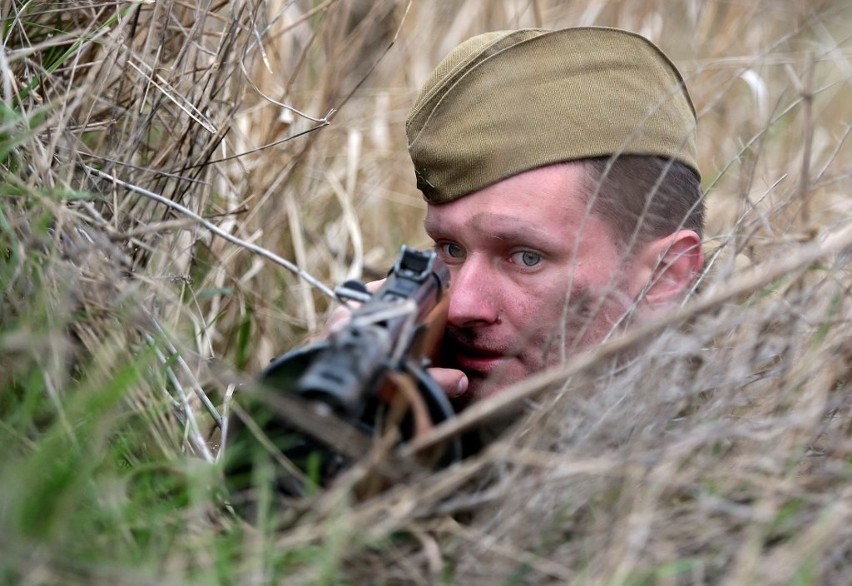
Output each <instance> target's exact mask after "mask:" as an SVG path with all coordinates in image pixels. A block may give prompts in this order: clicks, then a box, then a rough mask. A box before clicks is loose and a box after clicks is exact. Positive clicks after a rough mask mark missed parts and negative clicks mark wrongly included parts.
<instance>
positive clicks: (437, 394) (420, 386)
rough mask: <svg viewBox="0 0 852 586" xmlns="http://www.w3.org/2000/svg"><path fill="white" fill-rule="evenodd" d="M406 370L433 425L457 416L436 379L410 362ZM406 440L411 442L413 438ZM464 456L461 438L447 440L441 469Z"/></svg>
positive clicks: (455, 437)
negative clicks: (415, 384)
mask: <svg viewBox="0 0 852 586" xmlns="http://www.w3.org/2000/svg"><path fill="white" fill-rule="evenodd" d="M405 370H406V371H407V372H408V374H409V375H411V376H412V377H414V380H415V381H416V382H417V391H418V392H419V393H420V396H421V398H422V399H423V402H424V403H425V404H426V408H427V409H428V410H429V419H430V420H431V422H432V424H433V425H438V424H440V423H442V422H444V421H446V420H447V419H451V418H452V417H454V416H455V410H454V409H453V406H452V404H451V403H450V400H449V399H448V398H447V395H446V394H445V393H444V390H443V389H442V388H441V387H440V386H438V383H437V382H435V379H434V378H432V377H431V376H429V374H428V373H427V372H426V371H425V370H424V369H423V368H422V367H420V366H419V365H417V364H414V363H413V362H408V363H407V364H406V365H405ZM406 439H407V440H410V439H411V438H406ZM463 454H464V450H463V448H462V441H461V439H460V438H459V436H454V437H453V438H451V439H449V440H447V443H446V453H445V454H444V455H443V456H442V458H441V464H440V466H439V467H441V468H443V467H445V466H449V465H450V464H452V463H453V462H458V461H460V460H461V459H462V458H463Z"/></svg>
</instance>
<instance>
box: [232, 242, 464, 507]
mask: <svg viewBox="0 0 852 586" xmlns="http://www.w3.org/2000/svg"><path fill="white" fill-rule="evenodd" d="M449 278H450V275H449V270H448V269H447V267H446V265H445V264H444V263H443V262H442V261H441V260H440V259H439V258H438V257H437V255H436V253H435V252H434V251H418V250H415V249H411V248H409V247H407V246H403V247H402V250H401V252H400V254H399V256H398V258H397V259H396V262H395V263H394V265H393V269H392V270H391V272H390V274H389V275H388V277H387V279H386V280H385V283H384V284H383V285H382V287H381V289H379V291H377V292H376V293H375V294H370V293H369V292H368V291H367V288H366V286H365V285H364V284H363V283H361V282H359V281H347V282H346V283H344V284H343V285H342V286H341V287H338V288H337V289H336V290H335V293H336V295H338V297H340V298H342V299H344V300H350V301H357V302H360V303H361V304H362V305H360V307H358V308H356V309H354V310H353V312H352V316H351V319H350V321H349V322H348V323H347V324H346V325H345V326H344V327H342V328H341V329H340V330H338V331H336V332H332V333H330V334H329V335H328V336H327V338H326V339H325V340H323V341H320V342H318V343H314V344H309V345H307V346H304V347H301V348H297V349H295V350H293V351H291V352H289V353H287V354H285V355H283V356H281V357H279V358H277V359H275V360H273V362H272V363H270V365H269V366H268V367H267V368H265V369H264V370H263V371H262V372H261V373H260V375H259V377H258V378H257V385H256V388H255V389H254V392H252V393H249V394H248V395H247V396H245V397H241V398H242V399H243V400H241V401H236V403H237V409H236V410H237V411H238V415H239V417H238V419H236V420H235V421H232V422H231V423H229V425H228V429H227V431H226V433H225V445H226V446H227V450H228V453H227V454H226V462H227V464H226V469H225V470H226V477H227V478H228V480H229V481H230V484H231V486H232V491H233V490H234V489H236V490H239V488H240V487H242V488H248V487H249V486H251V484H252V480H251V479H250V478H248V477H247V475H250V474H251V470H252V464H253V462H252V458H253V457H254V456H253V455H252V454H254V455H255V456H256V455H257V449H256V448H257V447H258V445H259V444H260V445H262V446H263V447H264V448H265V449H266V452H267V453H268V454H269V455H270V456H271V457H272V458H273V459H274V460H275V461H276V462H277V464H278V466H277V469H278V471H277V472H276V473H275V474H274V477H275V485H276V488H277V490H278V491H279V492H280V493H283V494H285V495H291V496H292V495H302V494H304V493H305V491H306V489H307V488H308V485H320V486H324V485H327V484H328V483H329V482H330V481H331V480H332V479H333V478H335V477H336V476H337V475H338V474H339V473H340V472H341V471H343V470H345V469H347V468H348V467H350V466H351V464H352V463H353V462H354V461H355V460H357V459H359V458H360V457H363V456H364V455H365V454H366V453H367V452H368V451H369V450H370V446H371V445H373V444H375V443H376V441H377V440H378V439H379V438H384V440H385V443H386V444H387V443H389V442H390V443H391V444H396V445H399V444H401V443H404V442H406V441H408V440H410V439H412V438H414V437H415V436H417V435H419V434H422V433H424V432H425V431H427V430H428V429H429V428H431V426H433V425H435V424H437V423H440V422H442V421H444V420H446V419H449V418H451V417H453V416H454V411H453V408H452V406H451V405H450V402H449V401H448V399H447V397H446V396H445V394H444V392H443V390H442V389H441V388H440V387H439V386H438V385H437V383H435V381H434V380H433V379H432V378H431V377H430V376H429V375H428V374H427V373H426V370H425V369H426V367H427V366H428V365H429V363H430V357H431V355H432V354H433V353H434V351H435V350H436V348H437V345H438V343H439V342H440V336H441V334H442V333H443V327H444V321H445V318H446V305H447V297H446V295H445V294H446V291H447V288H448V287H449ZM230 419H233V418H230ZM276 452H277V453H276ZM281 456H283V458H282V457H281ZM461 458H462V441H461V439H459V438H458V437H455V438H452V439H451V440H449V441H448V442H446V444H445V445H444V446H443V450H442V452H441V453H440V454H438V455H434V454H433V457H432V459H431V461H429V462H428V463H427V464H428V465H429V466H431V467H442V466H447V465H449V464H451V463H453V462H455V461H458V460H460V459H461ZM394 471H396V472H399V471H400V469H399V468H398V467H396V466H394V467H385V476H386V477H387V476H393V473H394Z"/></svg>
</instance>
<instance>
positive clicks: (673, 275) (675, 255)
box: [631, 230, 704, 309]
mask: <svg viewBox="0 0 852 586" xmlns="http://www.w3.org/2000/svg"><path fill="white" fill-rule="evenodd" d="M703 266H704V252H703V251H702V249H701V238H700V237H699V236H698V234H696V233H695V232H694V231H692V230H678V231H677V232H674V233H673V234H669V235H668V236H666V237H664V238H660V239H659V240H654V241H652V242H649V243H648V244H647V245H645V247H644V248H642V250H640V251H639V253H638V254H637V255H636V256H635V257H634V263H633V271H632V273H633V279H632V283H631V290H632V292H633V293H634V295H635V297H634V298H636V297H639V296H640V295H641V297H642V298H641V299H639V303H640V305H645V306H646V307H648V308H649V309H656V308H661V307H667V306H670V305H673V304H675V303H677V302H679V301H680V300H682V299H683V297H684V296H685V295H686V293H687V291H688V290H689V288H690V287H691V286H692V284H693V283H694V282H695V279H696V278H697V277H698V275H699V273H700V272H701V269H702V267H703Z"/></svg>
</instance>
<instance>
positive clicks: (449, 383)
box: [318, 279, 468, 401]
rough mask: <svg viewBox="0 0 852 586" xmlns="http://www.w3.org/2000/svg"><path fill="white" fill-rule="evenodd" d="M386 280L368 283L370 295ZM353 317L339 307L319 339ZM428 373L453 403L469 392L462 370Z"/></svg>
mask: <svg viewBox="0 0 852 586" xmlns="http://www.w3.org/2000/svg"><path fill="white" fill-rule="evenodd" d="M384 283H385V279H381V280H379V281H372V282H370V283H367V284H366V285H367V291H369V292H370V293H375V292H376V291H378V290H379V289H381V287H382V285H384ZM349 303H350V307H352V308H354V307H357V306H358V303H357V302H356V301H350V302H349ZM351 316H352V309H350V308H348V307H344V306H342V305H341V306H339V307H337V308H336V309H335V310H334V311H332V312H331V315H329V317H328V320H327V321H326V323H325V328H324V330H323V331H321V332H320V334H319V336H318V337H319V338H323V337H325V336H326V335H327V334H328V333H330V332H336V331H338V330H340V329H341V328H343V327H344V326H345V325H346V324H347V323H349V319H350V318H351ZM426 372H427V373H428V374H429V376H431V377H432V378H433V379H435V382H436V383H438V386H439V387H441V389H443V391H444V393H445V394H446V395H447V397H448V398H449V399H450V400H451V401H453V400H455V399H457V398H458V397H461V396H462V395H463V394H464V393H465V391H467V386H468V380H467V375H465V373H463V372H462V371H460V370H456V369H455V368H440V367H433V368H427V369H426Z"/></svg>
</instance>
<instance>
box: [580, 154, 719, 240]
mask: <svg viewBox="0 0 852 586" xmlns="http://www.w3.org/2000/svg"><path fill="white" fill-rule="evenodd" d="M583 162H585V163H586V168H587V169H588V170H589V173H587V180H588V184H587V186H586V187H587V196H588V197H589V198H593V201H592V202H591V206H590V208H591V211H592V213H594V214H596V215H597V216H598V217H599V218H602V219H603V220H605V221H607V222H608V223H609V225H610V228H611V229H612V231H613V237H614V238H615V240H616V242H617V243H618V244H619V245H620V246H621V247H622V248H623V249H624V250H625V251H626V252H627V254H628V255H632V254H633V253H634V252H635V251H637V250H639V248H640V247H642V246H644V245H645V244H648V243H649V242H652V241H653V240H656V239H659V238H664V237H665V236H668V235H669V234H672V233H674V232H676V231H678V230H681V229H688V230H694V231H695V232H696V233H697V234H698V237H699V238H701V237H702V236H703V233H704V214H705V209H704V208H705V206H704V194H703V192H702V190H701V182H700V180H699V178H698V175H697V174H696V173H695V171H693V170H692V169H691V168H690V167H689V166H687V165H685V164H684V163H682V162H681V161H678V160H675V159H669V158H665V157H657V156H649V155H621V156H618V157H596V158H589V159H583Z"/></svg>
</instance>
